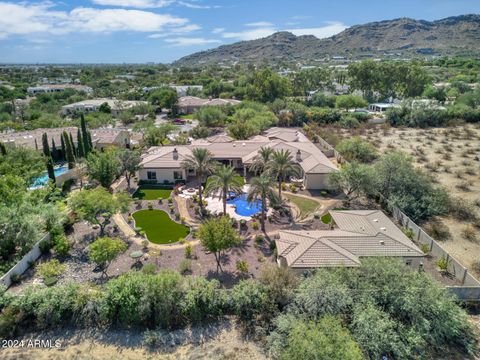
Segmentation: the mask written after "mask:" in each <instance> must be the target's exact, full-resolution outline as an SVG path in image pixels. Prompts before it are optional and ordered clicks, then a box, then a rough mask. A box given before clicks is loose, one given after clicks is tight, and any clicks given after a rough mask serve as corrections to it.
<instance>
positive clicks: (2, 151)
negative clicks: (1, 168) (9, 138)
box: [0, 142, 7, 155]
mask: <svg viewBox="0 0 480 360" xmlns="http://www.w3.org/2000/svg"><path fill="white" fill-rule="evenodd" d="M0 154H2V155H7V148H6V147H5V144H4V143H2V142H0Z"/></svg>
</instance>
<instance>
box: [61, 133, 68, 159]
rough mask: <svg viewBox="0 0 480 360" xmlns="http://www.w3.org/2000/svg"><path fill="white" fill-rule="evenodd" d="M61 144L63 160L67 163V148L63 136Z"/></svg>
mask: <svg viewBox="0 0 480 360" xmlns="http://www.w3.org/2000/svg"><path fill="white" fill-rule="evenodd" d="M60 142H61V147H62V160H63V161H65V160H66V159H67V155H66V154H67V150H66V149H67V148H66V147H65V140H64V138H63V134H62V135H60Z"/></svg>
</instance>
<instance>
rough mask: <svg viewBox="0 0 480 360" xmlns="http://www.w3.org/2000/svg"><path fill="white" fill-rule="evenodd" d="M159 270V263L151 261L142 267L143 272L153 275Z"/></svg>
mask: <svg viewBox="0 0 480 360" xmlns="http://www.w3.org/2000/svg"><path fill="white" fill-rule="evenodd" d="M156 271H157V265H155V264H152V263H149V264H145V265H143V267H142V273H144V274H147V275H153V274H155V272H156Z"/></svg>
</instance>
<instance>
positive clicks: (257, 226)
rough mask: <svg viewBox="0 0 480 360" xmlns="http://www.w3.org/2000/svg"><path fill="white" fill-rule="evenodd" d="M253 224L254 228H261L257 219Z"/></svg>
mask: <svg viewBox="0 0 480 360" xmlns="http://www.w3.org/2000/svg"><path fill="white" fill-rule="evenodd" d="M251 225H252V229H253V230H258V229H259V228H260V225H258V222H256V221H253V222H252V223H251Z"/></svg>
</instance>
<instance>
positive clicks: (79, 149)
mask: <svg viewBox="0 0 480 360" xmlns="http://www.w3.org/2000/svg"><path fill="white" fill-rule="evenodd" d="M83 146H84V144H83V137H82V133H81V132H80V129H77V155H78V157H81V158H83V157H85V155H86V154H85V149H84V147H83Z"/></svg>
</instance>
